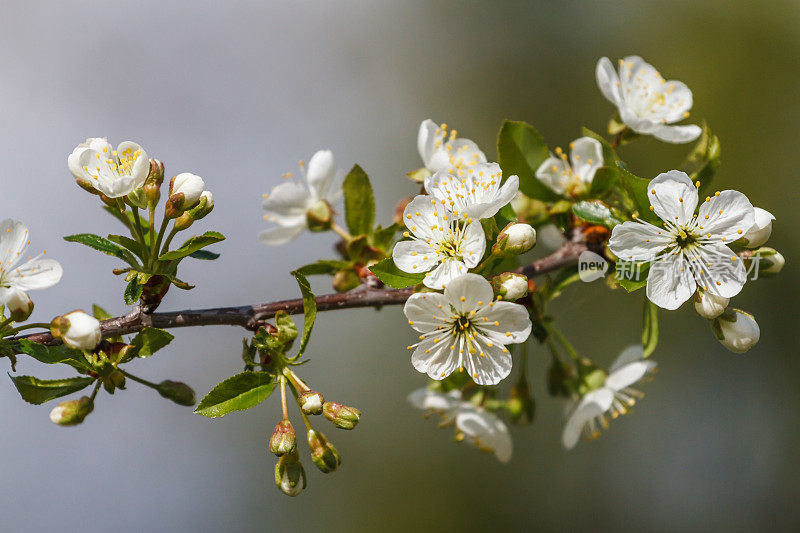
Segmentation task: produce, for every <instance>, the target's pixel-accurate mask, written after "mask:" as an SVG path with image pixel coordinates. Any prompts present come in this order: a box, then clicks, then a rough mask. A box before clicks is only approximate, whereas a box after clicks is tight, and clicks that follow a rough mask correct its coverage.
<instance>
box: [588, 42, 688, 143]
mask: <svg viewBox="0 0 800 533" xmlns="http://www.w3.org/2000/svg"><path fill="white" fill-rule="evenodd" d="M596 76H597V85H598V87H599V88H600V91H602V93H603V96H605V97H606V99H607V100H608V101H609V102H611V103H612V104H614V105H615V106H617V109H618V110H619V115H620V118H621V119H622V121H623V122H624V123H625V124H626V125H627V126H628V127H629V128H630V129H632V130H633V131H635V132H636V133H641V134H643V135H652V136H654V137H655V138H657V139H660V140H662V141H665V142H669V143H687V142H690V141H693V140H695V139H696V138H697V137H698V136H699V135H700V133H701V132H702V130H701V129H700V127H699V126H696V125H694V124H692V125H688V126H674V125H672V124H674V123H675V122H679V121H681V120H683V119H684V118H686V117H688V116H689V110H690V109H691V108H692V103H693V102H692V91H690V90H689V88H688V87H686V85H684V84H683V83H681V82H679V81H675V80H669V81H666V80H664V78H663V77H662V76H661V74H659V73H658V71H657V70H656V69H654V68H653V67H652V66H651V65H649V64H648V63H645V62H644V60H643V59H642V58H641V57H639V56H628V57H626V58H625V59H620V60H619V73H617V72H616V71H615V70H614V65H612V64H611V61H609V59H608V58H607V57H604V58H602V59H600V61H598V62H597V69H596Z"/></svg>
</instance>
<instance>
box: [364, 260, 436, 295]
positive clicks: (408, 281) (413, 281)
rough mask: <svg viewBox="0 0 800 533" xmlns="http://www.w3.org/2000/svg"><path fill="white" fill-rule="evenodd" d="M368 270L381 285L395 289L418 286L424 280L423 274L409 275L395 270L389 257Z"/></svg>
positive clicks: (397, 269)
mask: <svg viewBox="0 0 800 533" xmlns="http://www.w3.org/2000/svg"><path fill="white" fill-rule="evenodd" d="M369 270H370V272H372V273H373V274H375V275H376V276H377V277H378V279H380V280H381V281H382V282H383V283H385V284H386V285H388V286H389V287H393V288H395V289H405V288H406V287H411V286H413V285H419V284H420V283H422V280H423V279H424V278H425V274H409V273H408V272H403V271H402V270H400V269H399V268H397V265H395V264H394V260H393V259H392V258H391V257H387V258H386V259H384V260H383V261H381V262H380V263H376V264H374V265H372V266H371V267H369Z"/></svg>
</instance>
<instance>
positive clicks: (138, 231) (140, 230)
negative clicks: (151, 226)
mask: <svg viewBox="0 0 800 533" xmlns="http://www.w3.org/2000/svg"><path fill="white" fill-rule="evenodd" d="M131 212H132V213H133V222H134V223H135V224H136V236H137V238H138V239H139V242H140V243H142V255H143V256H144V257H143V258H142V259H143V260H144V261H145V263H147V262H148V261H149V258H150V253H149V251H148V250H147V242H145V238H144V228H142V220H141V219H140V218H139V208H138V207H135V206H134V207H131Z"/></svg>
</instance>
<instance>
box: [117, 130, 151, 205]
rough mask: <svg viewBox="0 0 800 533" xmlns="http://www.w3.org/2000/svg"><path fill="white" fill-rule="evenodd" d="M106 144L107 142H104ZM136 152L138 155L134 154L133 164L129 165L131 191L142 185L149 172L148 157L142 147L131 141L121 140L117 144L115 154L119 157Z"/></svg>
mask: <svg viewBox="0 0 800 533" xmlns="http://www.w3.org/2000/svg"><path fill="white" fill-rule="evenodd" d="M106 144H108V143H107V142H106ZM136 153H138V154H139V155H137V156H136V159H134V160H133V165H131V167H130V190H131V191H133V190H135V189H139V188H141V187H142V186H143V185H144V182H145V180H146V179H147V176H148V175H149V174H150V159H149V158H148V157H147V152H145V151H144V148H142V147H141V146H139V145H138V144H136V143H135V142H133V141H122V142H121V143H119V145H118V146H117V156H118V157H119V158H120V159H121V158H123V157H124V154H132V155H135V154H136ZM128 192H130V191H128ZM126 194H127V193H126Z"/></svg>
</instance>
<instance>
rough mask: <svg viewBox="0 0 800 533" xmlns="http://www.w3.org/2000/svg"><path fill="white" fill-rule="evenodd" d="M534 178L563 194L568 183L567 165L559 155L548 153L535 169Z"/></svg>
mask: <svg viewBox="0 0 800 533" xmlns="http://www.w3.org/2000/svg"><path fill="white" fill-rule="evenodd" d="M536 178H537V179H538V180H539V181H541V182H542V183H544V184H545V185H547V186H548V187H550V188H551V189H553V190H554V191H555V192H557V193H558V194H564V193H565V192H566V191H567V185H568V184H569V165H568V164H567V162H566V161H564V160H563V159H561V158H560V157H555V156H554V155H550V157H548V158H547V159H545V160H544V161H543V162H542V164H541V165H539V168H537V169H536Z"/></svg>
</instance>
